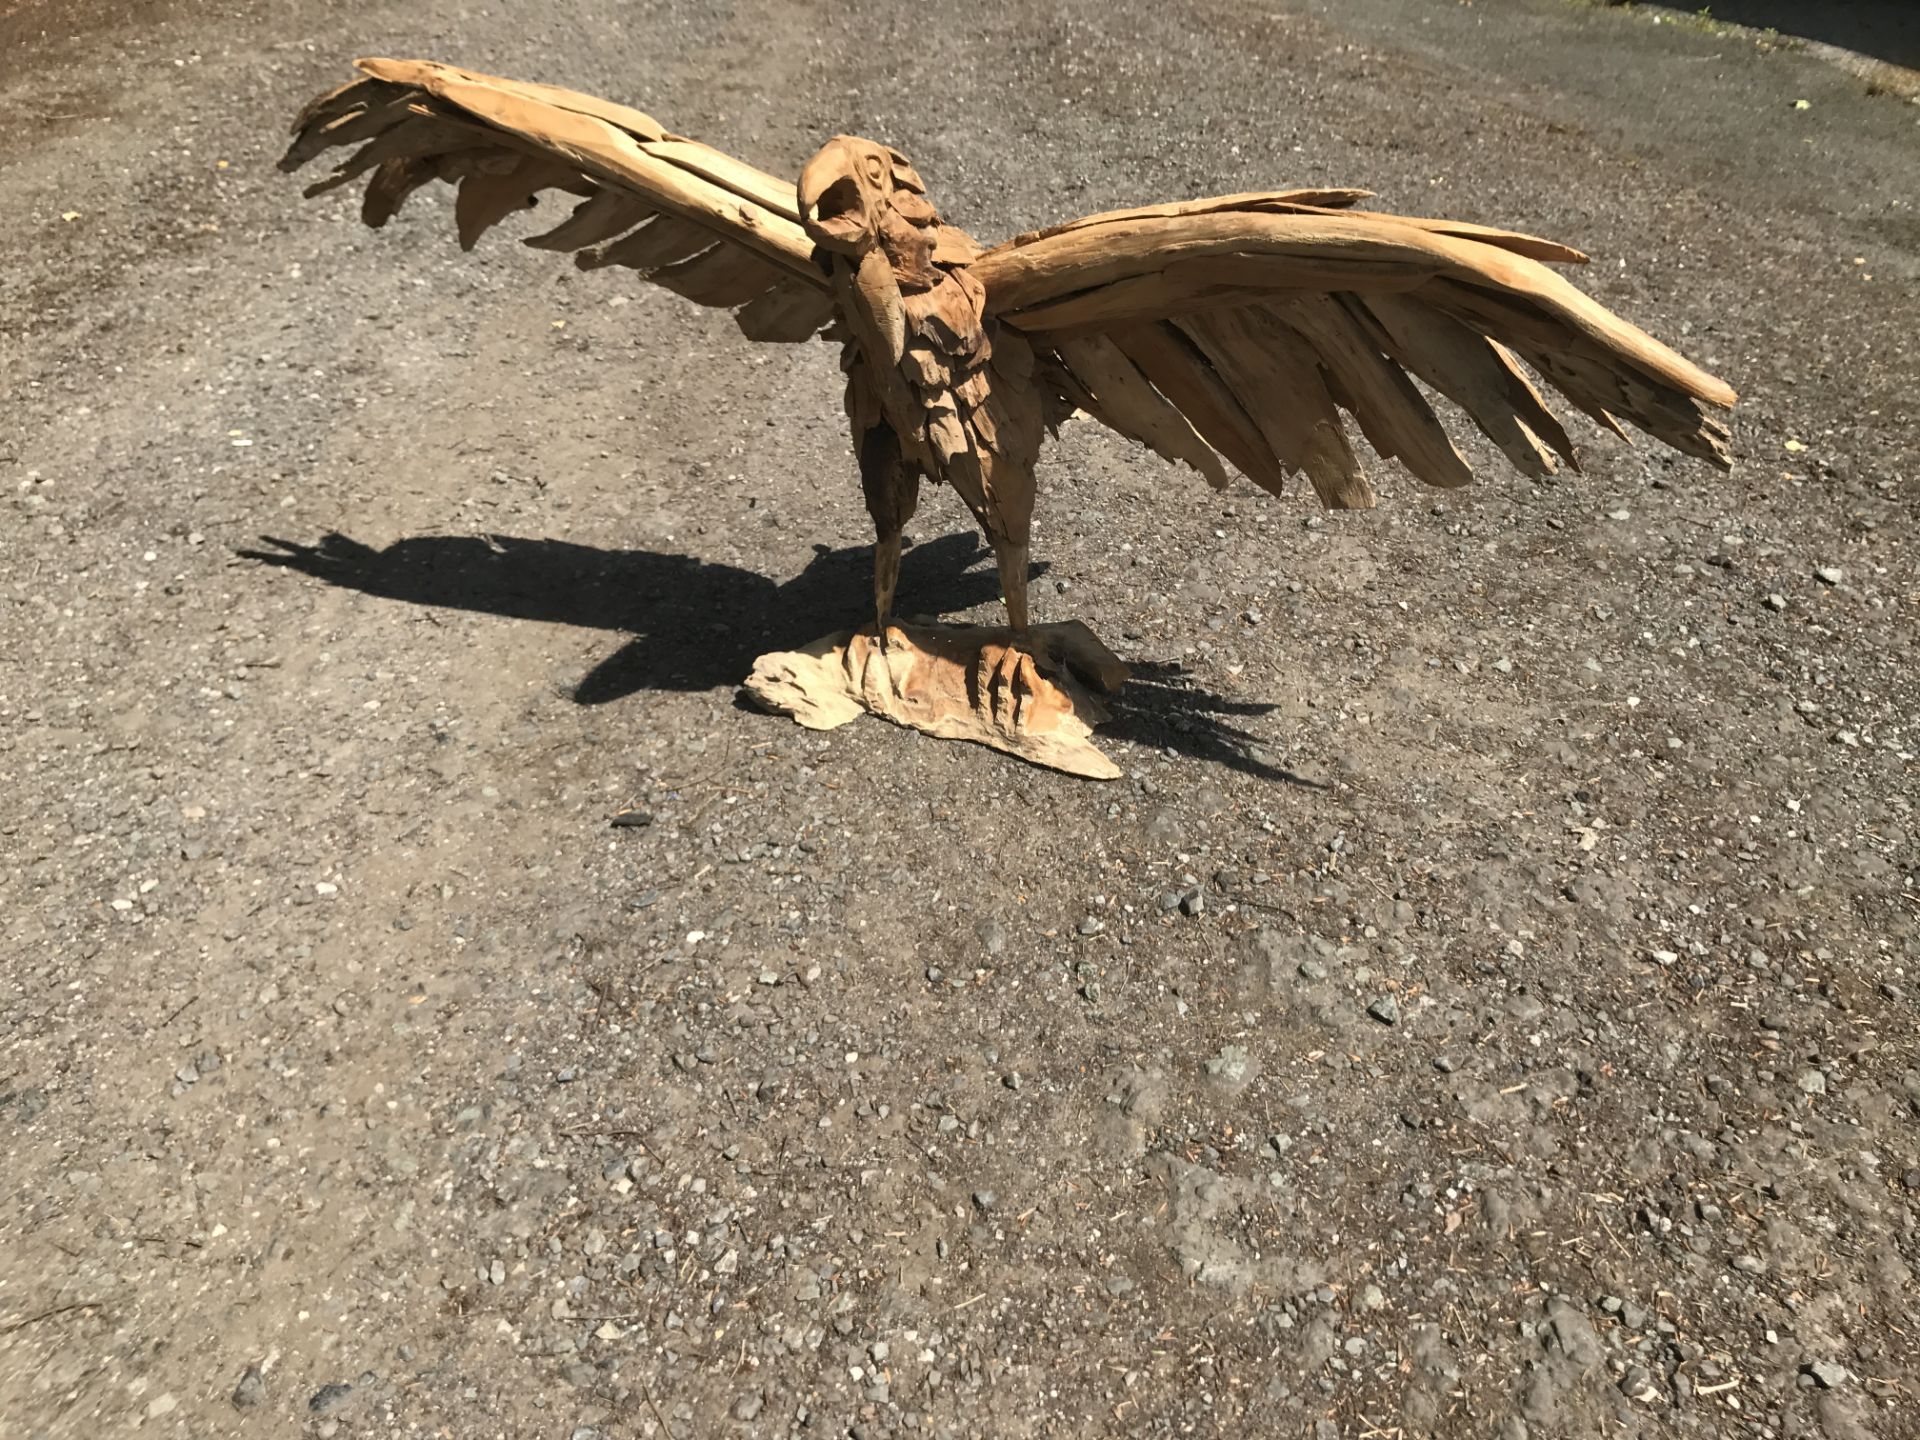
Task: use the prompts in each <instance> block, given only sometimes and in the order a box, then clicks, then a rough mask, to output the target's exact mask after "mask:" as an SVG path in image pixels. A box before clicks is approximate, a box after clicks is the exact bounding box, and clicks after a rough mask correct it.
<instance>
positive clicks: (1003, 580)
mask: <svg viewBox="0 0 1920 1440" xmlns="http://www.w3.org/2000/svg"><path fill="white" fill-rule="evenodd" d="M1027 554H1028V547H1027V546H1026V544H1025V543H1021V544H1015V543H1014V542H1013V541H1011V540H1006V539H1002V538H1000V537H999V536H995V537H994V540H993V558H994V561H995V562H996V563H997V564H998V565H999V567H1000V593H1001V594H1002V595H1004V596H1005V597H1006V601H1007V623H1008V624H1009V625H1011V626H1012V627H1013V633H1014V634H1015V635H1016V636H1020V637H1024V636H1025V635H1026V633H1027V569H1028V565H1027Z"/></svg>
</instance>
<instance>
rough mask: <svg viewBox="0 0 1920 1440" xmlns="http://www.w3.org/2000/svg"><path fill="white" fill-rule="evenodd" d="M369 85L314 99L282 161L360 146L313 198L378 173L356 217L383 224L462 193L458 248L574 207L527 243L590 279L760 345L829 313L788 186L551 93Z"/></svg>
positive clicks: (807, 332) (457, 78)
mask: <svg viewBox="0 0 1920 1440" xmlns="http://www.w3.org/2000/svg"><path fill="white" fill-rule="evenodd" d="M357 63H358V65H359V68H360V69H361V70H362V71H364V72H365V75H364V77H363V78H361V79H359V80H354V81H351V82H350V83H348V84H346V85H343V86H341V87H340V88H339V89H337V90H333V91H330V92H328V93H327V94H325V95H322V96H320V97H319V98H318V99H316V100H314V101H313V103H312V104H310V105H308V106H307V108H306V109H304V110H303V111H301V112H300V115H299V118H298V119H296V120H295V121H294V125H293V136H294V138H293V144H292V145H291V146H290V147H289V148H288V150H287V154H286V158H285V159H283V160H282V161H281V162H280V168H281V169H283V170H296V169H298V168H299V167H300V166H302V165H304V164H306V163H307V161H309V160H311V159H313V158H314V156H316V155H318V154H320V153H321V152H322V151H323V150H328V149H331V148H333V147H335V146H341V145H350V146H358V147H359V148H358V149H357V150H355V151H354V152H353V154H351V155H350V156H348V157H347V159H345V160H344V161H342V162H341V164H340V165H339V166H338V167H336V168H335V170H334V172H333V174H332V175H330V176H329V177H328V178H326V179H325V180H322V181H320V182H319V183H318V184H316V185H313V186H310V187H308V189H307V192H306V193H307V194H308V195H317V194H320V193H321V192H323V191H326V190H332V189H334V188H335V187H337V186H340V185H345V184H347V183H349V182H350V181H353V180H357V179H359V178H360V177H361V176H363V175H369V174H370V175H371V177H372V178H371V179H369V180H368V181H367V188H366V196H365V199H364V200H363V202H362V205H361V212H360V213H361V218H362V219H363V220H365V221H366V223H367V224H369V225H373V226H380V225H384V224H386V222H387V221H388V220H389V219H391V218H392V217H393V215H394V214H395V213H396V212H397V211H398V210H399V209H400V207H401V205H402V204H403V203H405V201H406V199H407V197H408V196H409V195H411V194H412V193H413V192H414V191H415V190H417V189H419V188H420V187H421V186H422V185H424V184H426V183H427V182H428V181H430V180H445V181H447V182H449V183H450V184H453V185H455V186H457V187H458V189H459V194H458V198H457V199H456V200H455V202H454V221H455V224H456V225H457V227H458V229H459V234H460V245H461V248H462V249H471V248H472V247H473V244H474V242H475V241H476V240H478V239H479V238H480V236H481V235H482V234H484V233H485V232H486V231H487V230H488V229H489V228H490V227H491V226H493V225H495V224H497V223H498V222H499V221H500V220H502V219H504V218H505V217H506V216H508V215H510V214H512V213H513V212H514V211H516V210H524V209H526V208H528V207H529V206H531V205H533V204H534V203H535V199H536V197H537V196H538V195H539V193H540V192H541V191H543V190H556V191H564V192H566V193H568V194H571V195H575V196H578V197H579V203H578V204H576V205H575V206H574V208H573V211H572V213H571V214H570V215H569V216H568V217H567V218H566V219H565V220H563V221H561V222H560V224H559V225H557V226H556V227H554V228H553V229H551V230H549V231H547V232H546V233H545V234H542V235H535V236H531V237H529V238H528V239H527V241H526V243H527V244H528V245H532V246H535V247H537V248H539V249H543V250H570V251H573V252H574V260H575V263H577V264H578V265H579V266H580V267H581V268H582V269H586V270H593V269H598V268H600V267H601V266H605V265H623V266H628V267H630V268H632V269H635V270H638V271H640V272H641V273H642V274H643V275H644V276H645V277H646V278H647V279H649V280H651V281H653V283H654V284H656V285H664V286H665V287H666V288H667V289H669V290H672V291H673V292H675V293H676V294H679V295H684V296H685V297H687V298H688V299H689V300H694V301H697V302H699V303H700V304H702V305H718V306H725V307H727V308H729V309H733V310H735V311H736V318H737V320H738V321H739V324H740V328H741V329H742V330H743V331H745V332H746V334H747V335H748V336H749V337H750V338H752V339H755V340H805V339H807V338H808V337H810V336H812V335H814V334H815V333H817V332H818V331H819V330H820V328H821V327H822V326H824V325H825V324H826V323H827V322H828V320H829V319H830V318H831V316H832V310H833V297H832V294H831V292H830V291H829V289H828V287H827V280H826V277H825V275H823V274H822V273H821V271H820V270H819V269H818V268H817V267H816V266H815V265H814V264H813V260H812V254H813V243H812V242H811V241H810V240H808V239H807V236H806V232H805V231H804V230H802V229H801V228H800V217H799V212H798V209H797V208H796V203H795V198H794V187H793V185H792V184H791V183H790V182H786V181H782V180H777V179H775V178H774V177H773V176H771V175H768V174H766V173H764V172H763V171H760V170H756V169H754V168H753V166H751V165H747V164H744V163H742V162H741V161H739V160H735V159H734V158H733V157H731V156H729V155H725V154H723V153H721V152H720V151H718V150H713V149H710V148H709V147H707V146H705V145H701V144H698V143H696V142H694V141H692V140H684V139H681V138H680V137H679V136H677V135H672V134H669V133H668V132H667V131H666V130H665V129H663V128H662V127H661V125H660V123H659V122H658V121H656V120H654V119H653V118H652V117H651V116H649V115H643V114H641V113H640V111H638V110H631V109H628V108H627V107H626V106H624V105H615V104H612V103H610V102H608V101H605V100H596V99H594V98H592V97H591V96H587V95H579V94H576V93H574V92H573V91H571V90H561V89H557V88H555V87H553V86H551V85H526V84H521V83H519V82H516V81H512V80H501V79H497V78H495V77H494V76H491V75H476V74H474V73H472V72H471V71H467V70H460V69H456V68H454V67H453V66H451V65H438V64H435V63H433V62H432V61H428V60H361V61H359V62H357Z"/></svg>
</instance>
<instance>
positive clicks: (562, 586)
mask: <svg viewBox="0 0 1920 1440" xmlns="http://www.w3.org/2000/svg"><path fill="white" fill-rule="evenodd" d="M261 542H262V544H263V546H265V547H270V548H263V549H259V550H241V551H240V552H238V553H239V554H240V555H241V556H243V557H244V558H246V559H250V560H259V561H262V562H264V563H266V564H268V565H278V566H281V567H284V568H286V569H289V570H298V571H300V572H301V573H302V574H306V575H312V576H314V577H315V578H316V579H320V580H324V581H326V582H327V583H328V584H329V585H338V586H340V587H342V588H344V589H349V590H359V591H361V592H363V593H365V594H368V595H378V596H381V597H383V598H385V599H389V600H404V601H406V602H407V603H408V604H412V605H428V606H438V607H441V608H444V609H450V610H474V611H479V612H481V613H483V614H488V615H503V616H507V617H509V618H512V619H516V620H542V621H546V622H548V623H551V624H560V625H580V626H587V627H591V628H593V629H598V630H614V631H621V632H625V633H626V634H628V635H629V636H631V637H632V638H630V639H629V640H628V641H627V643H626V644H624V645H622V646H621V647H620V648H619V649H618V650H616V651H614V653H613V654H611V655H609V656H608V657H607V658H606V659H604V660H602V661H601V662H600V663H599V664H598V665H596V666H594V667H593V669H592V670H591V671H590V672H589V673H588V674H587V676H586V677H585V678H584V679H582V680H581V681H580V683H579V684H578V685H576V686H575V687H574V690H573V699H574V701H575V702H576V703H578V704H581V705H605V704H607V703H609V702H611V701H615V700H621V699H625V698H626V697H627V696H629V695H632V694H634V693H635V692H636V691H639V690H712V689H718V688H720V687H723V686H732V685H738V684H740V682H741V681H742V680H743V679H744V678H745V677H746V675H747V672H748V671H750V670H751V669H752V668H753V662H754V660H755V658H756V657H758V656H759V655H761V654H763V653H765V652H766V651H768V650H792V649H797V648H798V647H800V646H802V645H805V644H808V643H809V642H811V641H813V640H815V639H818V638H819V636H820V634H821V633H822V631H823V630H825V629H828V628H831V627H832V626H833V625H834V624H835V623H836V620H837V622H838V623H839V624H843V625H851V624H856V623H858V622H859V621H861V620H864V619H865V618H866V617H867V615H868V613H869V607H870V606H871V605H872V603H873V589H872V583H873V582H872V575H873V552H872V550H871V549H870V548H869V547H867V546H865V545H851V546H847V547H845V548H843V549H838V550H836V549H833V548H831V547H829V546H825V545H820V546H816V547H815V554H814V558H813V560H812V562H811V563H810V564H808V566H807V568H806V569H805V570H803V571H801V572H800V574H799V575H797V576H795V577H794V578H793V579H791V580H789V581H786V582H785V583H784V584H783V583H781V582H779V581H775V580H769V579H768V578H767V577H766V576H764V575H760V574H757V573H756V572H754V571H752V570H743V569H741V568H740V567H739V566H737V565H716V564H712V563H709V562H707V561H704V560H696V559H694V558H693V557H692V556H690V555H668V554H661V553H658V552H656V551H652V550H601V549H596V548H595V547H593V546H591V545H576V544H573V543H571V542H570V541H566V540H525V539H516V538H514V537H512V536H502V535H485V536H481V535H416V536H411V537H409V538H408V539H405V540H396V541H394V543H393V544H391V545H389V546H387V547H386V548H385V549H384V550H376V549H374V548H373V547H372V546H369V545H363V544H361V543H360V542H359V541H358V540H355V539H352V538H351V537H349V536H346V535H342V534H339V533H338V532H334V533H331V534H328V535H326V536H324V537H323V538H322V539H321V540H320V542H319V543H318V544H317V545H302V544H299V543H297V542H295V541H290V540H276V539H274V538H273V537H272V536H262V537H261ZM992 558H993V557H992V552H991V551H990V550H988V549H987V547H986V546H985V545H983V544H982V543H981V542H980V541H979V540H978V538H977V537H975V536H972V535H968V534H953V535H943V536H941V537H940V538H939V539H937V540H932V541H929V542H928V543H926V544H924V545H913V546H910V548H909V549H908V550H907V552H906V554H905V556H904V557H903V559H902V562H901V567H900V588H899V591H898V592H897V597H896V601H895V606H896V609H897V610H898V612H899V613H900V614H902V615H948V614H952V613H954V612H956V611H960V610H969V609H972V608H973V607H974V606H976V605H984V604H987V603H990V602H992V601H994V600H997V599H998V598H999V595H1000V582H999V579H998V577H997V576H996V575H995V573H994V570H993V564H992ZM1046 571H1047V566H1046V564H1045V562H1038V563H1036V564H1035V565H1034V567H1033V573H1034V575H1035V576H1036V577H1038V576H1040V575H1044V574H1045V573H1046ZM1133 673H1134V678H1133V680H1132V681H1130V682H1129V683H1128V685H1127V688H1126V691H1125V693H1123V694H1122V695H1121V696H1120V698H1119V699H1118V700H1117V701H1115V702H1113V705H1112V709H1113V712H1114V718H1113V720H1112V722H1111V723H1110V724H1109V725H1108V726H1106V727H1104V729H1103V732H1102V733H1105V734H1111V735H1113V736H1115V737H1117V738H1121V739H1127V740H1133V741H1137V742H1138V743H1140V744H1143V745H1153V746H1160V747H1169V748H1172V749H1174V750H1178V751H1180V752H1181V753H1183V754H1187V755H1191V756H1193V757H1195V758H1196V759H1200V760H1209V761H1213V762H1215V763H1217V764H1221V765H1226V766H1230V767H1231V768H1233V769H1236V770H1244V771H1246V772H1248V773H1250V774H1254V775H1260V776H1264V777H1266V778H1268V779H1274V780H1287V781H1292V782H1294V783H1296V784H1300V785H1312V784H1314V782H1312V781H1309V780H1304V779H1301V778H1300V777H1299V776H1296V775H1293V774H1290V773H1289V772H1287V771H1284V770H1280V769H1276V768H1275V767H1273V766H1271V765H1269V764H1267V763H1266V762H1265V761H1264V760H1262V759H1261V758H1260V757H1259V746H1260V742H1259V740H1258V739H1257V738H1256V737H1255V736H1253V735H1251V734H1248V733H1247V732H1246V731H1244V730H1241V729H1239V728H1237V727H1236V726H1235V725H1233V724H1232V723H1230V721H1228V720H1227V719H1225V718H1223V717H1227V716H1249V715H1263V714H1266V713H1267V712H1268V711H1270V710H1271V709H1272V708H1273V707H1272V706H1270V705H1258V704H1244V703H1240V702H1236V701H1229V700H1225V699H1222V698H1221V697H1220V696H1217V695H1214V694H1212V693H1211V692H1209V691H1207V690H1205V689H1202V688H1201V687H1200V686H1198V685H1196V684H1194V683H1192V681H1191V680H1189V679H1187V678H1186V672H1185V671H1184V670H1183V669H1182V668H1181V667H1180V666H1178V665H1170V664H1160V663H1157V662H1152V661H1148V662H1145V663H1141V664H1136V665H1135V666H1134V667H1133Z"/></svg>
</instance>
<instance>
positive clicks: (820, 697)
mask: <svg viewBox="0 0 1920 1440" xmlns="http://www.w3.org/2000/svg"><path fill="white" fill-rule="evenodd" d="M1126 679H1127V667H1126V666H1125V665H1124V664H1122V663H1121V661H1120V660H1119V658H1118V657H1117V656H1115V655H1114V654H1113V652H1112V651H1110V650H1109V649H1107V647H1106V646H1105V645H1102V644H1101V643H1100V641H1099V640H1098V639H1096V638H1095V637H1094V634H1093V632H1092V631H1091V630H1089V629H1087V627H1086V626H1085V625H1082V624H1081V623H1080V622H1079V621H1078V620H1069V621H1066V622H1064V623H1062V624H1058V625H1035V626H1033V627H1032V628H1031V629H1029V630H1028V631H1027V633H1026V635H1025V636H1023V637H1021V639H1020V640H1019V641H1018V642H1017V643H1016V641H1015V639H1014V635H1013V632H1012V631H1011V630H1009V629H1007V628H1006V627H1005V626H988V625H934V624H921V623H908V624H899V623H896V624H892V625H889V626H888V627H887V636H886V644H885V645H884V646H882V645H881V644H880V643H879V641H878V640H877V639H876V637H875V632H874V629H873V627H872V626H868V627H866V628H865V629H862V630H852V631H847V630H843V631H841V632H840V633H839V634H837V635H828V636H826V637H825V638H823V639H820V640H816V641H815V642H814V643H813V644H811V645H809V646H807V647H806V648H805V649H803V650H781V651H776V652H774V653H773V654H770V655H762V656H761V657H760V658H759V659H758V660H756V661H755V662H754V666H753V674H752V675H751V676H750V677H749V678H748V680H747V693H748V695H750V696H752V697H753V699H754V700H755V701H756V702H757V703H758V704H760V705H763V706H765V707H766V708H767V709H769V710H772V711H774V712H776V713H778V714H781V715H791V716H792V717H793V718H794V719H795V720H796V721H798V722H799V723H800V724H802V725H804V726H806V727H807V728H808V729H809V730H832V729H835V728H836V727H838V726H841V725H844V724H846V723H847V722H848V721H849V720H853V719H855V718H857V717H858V716H860V715H861V714H870V715H878V716H881V717H882V718H884V719H887V720H891V721H893V722H894V723H895V724H897V725H905V726H908V727H909V728H911V729H914V730H919V731H921V732H923V733H924V734H928V735H932V736H936V737H937V738H939V739H942V740H971V741H973V742H974V743H975V744H979V745H991V746H992V747H993V748H994V749H996V750H1004V751H1006V752H1007V753H1008V754H1009V755H1017V756H1019V757H1020V758H1021V759H1022V760H1027V761H1031V762H1032V763H1033V764H1035V765H1045V766H1047V767H1049V768H1050V769H1054V770H1063V771H1065V772H1066V773H1067V774H1069V775H1080V776H1084V777H1086V778H1087V779H1090V780H1117V779H1119V778H1120V767H1119V766H1117V765H1115V764H1114V763H1113V762H1112V761H1111V760H1109V759H1108V758H1107V757H1106V756H1105V755H1103V754H1101V752H1100V751H1099V749H1098V748H1096V747H1095V746H1094V744H1093V741H1092V739H1091V736H1092V733H1093V727H1094V726H1096V725H1098V724H1100V722H1101V721H1103V720H1106V719H1107V718H1108V711H1107V708H1106V706H1105V705H1103V704H1102V703H1101V701H1100V697H1101V696H1102V695H1117V694H1118V693H1119V691H1120V687H1121V686H1122V685H1123V684H1125V683H1126Z"/></svg>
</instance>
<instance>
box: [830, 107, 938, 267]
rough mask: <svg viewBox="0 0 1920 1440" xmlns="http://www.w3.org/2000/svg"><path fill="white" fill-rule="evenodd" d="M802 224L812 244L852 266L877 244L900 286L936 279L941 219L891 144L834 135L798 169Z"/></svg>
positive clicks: (915, 174) (904, 158) (919, 183)
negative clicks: (849, 261) (935, 258)
mask: <svg viewBox="0 0 1920 1440" xmlns="http://www.w3.org/2000/svg"><path fill="white" fill-rule="evenodd" d="M798 198H799V202H800V223H801V224H802V225H803V226H805V227H806V231H807V235H808V236H809V237H810V238H811V239H812V241H813V243H814V244H815V245H818V246H819V247H820V248H821V249H822V250H825V251H828V252H830V253H832V254H838V255H845V256H847V257H849V258H850V259H852V260H854V261H856V262H857V261H858V260H859V259H860V257H861V256H863V255H865V254H866V253H867V252H868V251H869V250H871V249H873V248H874V247H875V246H876V245H877V246H879V247H881V248H882V249H884V250H885V251H886V254H887V258H888V259H889V260H890V261H892V262H893V268H894V271H895V273H896V274H897V275H898V276H899V278H900V281H901V283H902V284H905V285H907V286H909V287H913V286H916V285H917V286H926V285H932V284H935V283H937V282H938V279H939V275H938V272H937V271H935V270H934V269H933V268H932V266H933V247H934V243H935V241H936V239H937V238H938V235H939V232H940V229H941V226H940V214H939V212H938V211H936V210H935V209H934V208H933V205H932V204H931V203H930V202H929V201H928V200H927V186H926V182H925V181H923V180H922V179H921V178H920V176H919V175H918V174H917V173H916V172H915V170H914V168H913V166H912V165H910V164H908V163H907V157H906V156H904V155H902V154H901V153H900V152H899V151H898V150H895V149H894V148H893V147H892V146H890V145H881V144H879V143H877V142H875V141H872V140H862V139H861V138H860V137H859V136H857V135H836V136H834V137H833V139H831V140H829V141H828V142H827V143H826V144H825V145H824V146H822V147H821V149H820V152H819V153H818V154H816V155H815V156H814V157H813V158H812V159H811V160H809V161H808V162H807V166H806V168H805V169H804V170H802V171H801V172H800V185H799V196H798Z"/></svg>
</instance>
